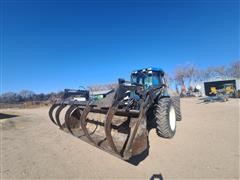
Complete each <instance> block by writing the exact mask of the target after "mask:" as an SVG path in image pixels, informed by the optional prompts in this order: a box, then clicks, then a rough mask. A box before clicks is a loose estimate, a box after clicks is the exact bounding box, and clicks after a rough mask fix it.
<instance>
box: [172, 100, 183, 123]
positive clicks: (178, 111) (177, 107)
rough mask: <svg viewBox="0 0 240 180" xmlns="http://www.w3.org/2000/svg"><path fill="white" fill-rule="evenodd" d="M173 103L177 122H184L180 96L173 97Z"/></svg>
mask: <svg viewBox="0 0 240 180" xmlns="http://www.w3.org/2000/svg"><path fill="white" fill-rule="evenodd" d="M172 101H173V105H174V107H175V112H176V120H177V121H181V120H182V114H181V108H180V96H174V97H172Z"/></svg>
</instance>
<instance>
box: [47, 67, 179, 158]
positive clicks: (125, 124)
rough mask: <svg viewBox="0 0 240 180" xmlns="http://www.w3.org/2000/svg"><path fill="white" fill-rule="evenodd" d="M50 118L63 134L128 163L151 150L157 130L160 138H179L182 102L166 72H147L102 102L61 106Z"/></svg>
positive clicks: (124, 83)
mask: <svg viewBox="0 0 240 180" xmlns="http://www.w3.org/2000/svg"><path fill="white" fill-rule="evenodd" d="M81 93H82V94H81V95H83V96H86V95H89V93H88V92H86V91H83V92H81ZM86 99H89V98H88V97H86ZM70 102H71V103H70ZM59 109H60V110H59ZM63 109H65V114H64V116H63V118H61V117H60V113H61V112H62V111H63ZM53 112H56V114H55V115H54V113H53ZM49 115H50V118H51V120H52V121H53V122H55V124H57V125H58V126H59V127H60V129H62V130H63V131H65V132H68V133H70V134H72V135H74V136H76V137H78V138H80V139H82V140H84V141H86V142H88V143H90V144H92V145H94V146H97V147H99V148H101V149H103V150H105V151H107V152H110V153H111V154H114V155H116V156H117V157H119V158H122V159H124V160H128V159H130V158H131V157H134V156H137V155H139V154H141V153H143V152H144V151H145V150H146V149H147V148H148V132H149V130H150V129H152V128H153V127H154V128H156V132H157V135H158V136H160V137H163V138H172V137H173V136H174V135H175V133H176V121H180V120H181V111H180V98H179V96H178V95H176V94H174V93H172V92H171V91H170V89H169V88H168V86H167V82H166V79H165V73H164V71H163V70H161V69H157V68H145V69H140V70H136V71H133V72H132V73H131V79H130V81H126V80H124V79H119V80H118V84H117V87H116V88H115V89H114V91H113V92H112V93H110V94H109V95H107V96H106V97H105V98H103V99H102V100H100V101H92V100H86V101H67V102H66V101H62V102H58V103H57V104H54V105H53V106H52V107H51V108H50V111H49ZM61 119H62V121H61Z"/></svg>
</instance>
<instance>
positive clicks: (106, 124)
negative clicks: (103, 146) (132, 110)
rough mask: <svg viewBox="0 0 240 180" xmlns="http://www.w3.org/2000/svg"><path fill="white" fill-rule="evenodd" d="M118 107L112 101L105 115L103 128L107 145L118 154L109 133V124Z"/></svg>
mask: <svg viewBox="0 0 240 180" xmlns="http://www.w3.org/2000/svg"><path fill="white" fill-rule="evenodd" d="M117 108H118V105H117V102H116V101H115V103H113V105H112V107H110V108H109V110H108V113H107V115H106V122H105V125H104V129H105V134H106V139H107V143H108V145H109V146H110V147H111V149H112V150H113V151H114V152H115V153H116V154H119V152H118V150H117V148H116V146H115V143H114V141H113V138H112V135H111V124H112V119H113V116H114V114H115V112H116V110H117Z"/></svg>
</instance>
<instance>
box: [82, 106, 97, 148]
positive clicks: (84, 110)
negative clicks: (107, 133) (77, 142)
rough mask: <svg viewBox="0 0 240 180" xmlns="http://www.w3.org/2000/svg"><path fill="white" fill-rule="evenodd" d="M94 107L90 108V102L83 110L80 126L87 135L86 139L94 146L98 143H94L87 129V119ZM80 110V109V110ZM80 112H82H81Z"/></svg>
mask: <svg viewBox="0 0 240 180" xmlns="http://www.w3.org/2000/svg"><path fill="white" fill-rule="evenodd" d="M91 109H92V107H91V106H90V102H89V103H88V104H87V105H86V107H85V108H84V109H83V111H82V114H81V116H80V124H81V127H82V130H83V132H84V134H85V135H86V137H87V138H88V140H89V141H90V142H92V143H93V144H94V145H96V143H95V142H94V141H93V139H92V138H91V136H90V134H89V132H88V129H87V127H86V126H87V123H86V118H87V115H88V113H89V112H90V111H91ZM78 110H79V109H78ZM79 111H80V110H79Z"/></svg>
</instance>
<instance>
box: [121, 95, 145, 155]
mask: <svg viewBox="0 0 240 180" xmlns="http://www.w3.org/2000/svg"><path fill="white" fill-rule="evenodd" d="M148 98H149V96H147V100H146V101H145V102H148ZM146 106H147V104H146V103H144V102H143V103H141V107H140V114H139V117H138V119H137V121H136V123H135V125H134V126H133V127H134V128H133V130H131V133H130V137H129V140H128V142H127V145H126V148H125V151H124V153H123V158H124V159H126V160H127V159H129V158H130V157H131V156H132V155H133V154H132V153H133V141H134V139H135V137H136V134H137V131H138V129H139V125H140V123H141V121H142V120H144V118H145V115H146V109H147V108H146ZM145 126H146V124H145ZM144 129H145V131H146V129H147V127H145V128H144ZM142 141H144V139H143V140H142Z"/></svg>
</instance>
